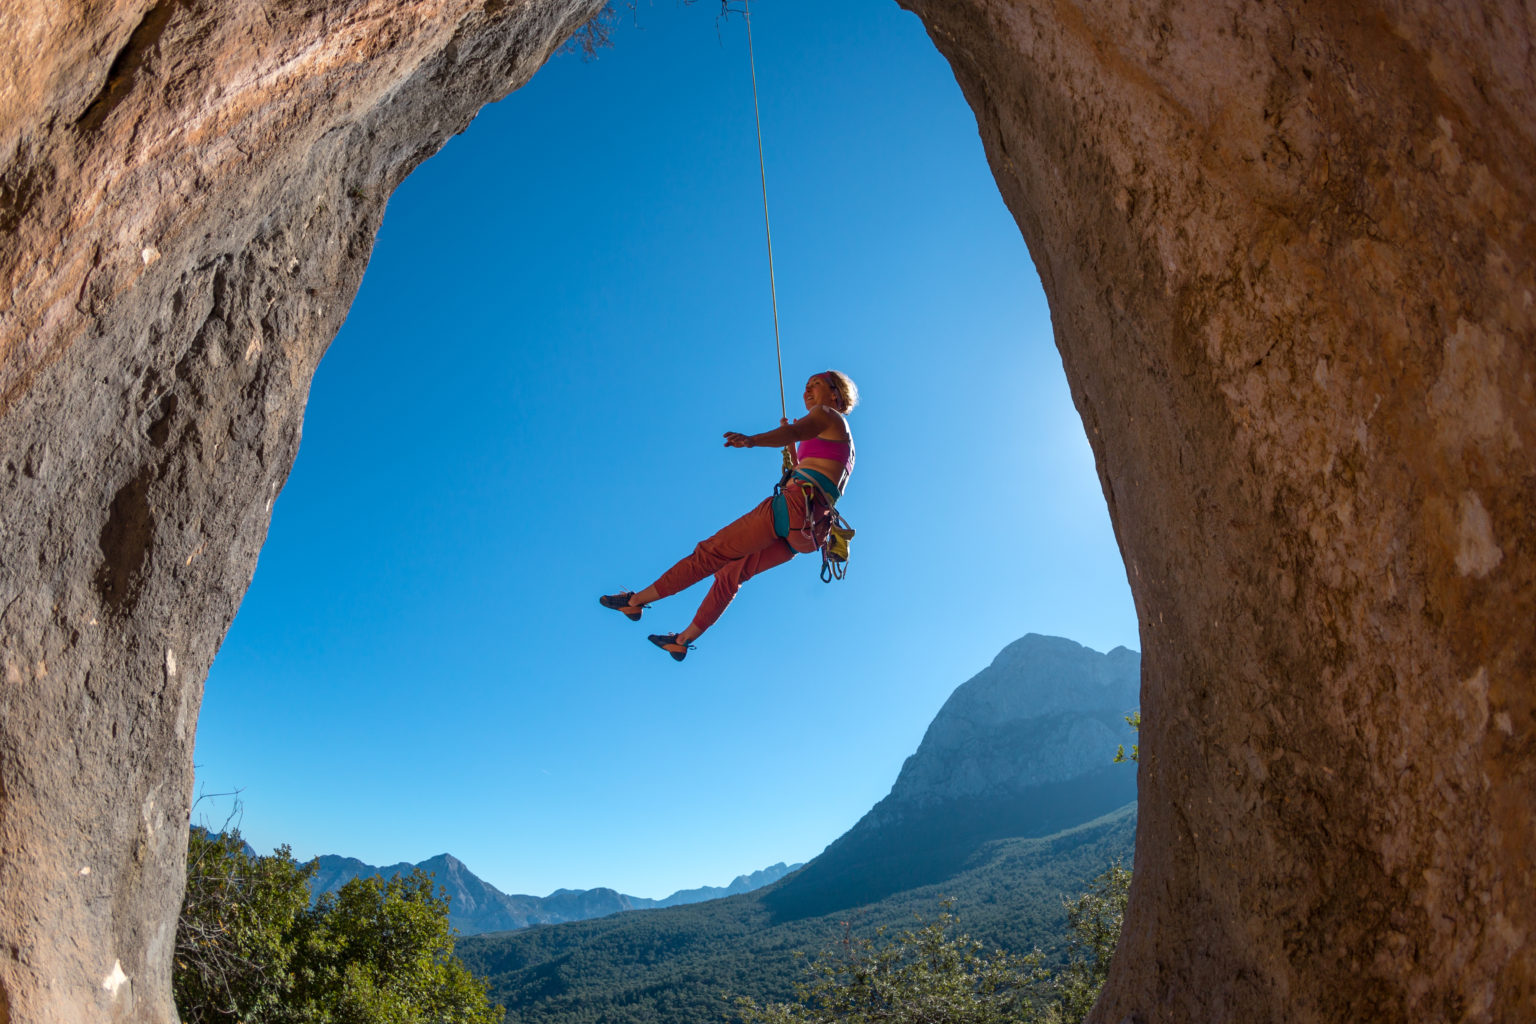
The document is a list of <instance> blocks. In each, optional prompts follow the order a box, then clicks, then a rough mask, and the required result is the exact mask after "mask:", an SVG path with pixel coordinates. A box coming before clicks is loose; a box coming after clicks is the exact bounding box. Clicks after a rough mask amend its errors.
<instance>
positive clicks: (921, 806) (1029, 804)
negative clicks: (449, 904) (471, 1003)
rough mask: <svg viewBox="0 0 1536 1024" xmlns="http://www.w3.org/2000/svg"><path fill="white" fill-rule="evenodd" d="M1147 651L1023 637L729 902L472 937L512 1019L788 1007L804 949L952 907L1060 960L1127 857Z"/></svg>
mask: <svg viewBox="0 0 1536 1024" xmlns="http://www.w3.org/2000/svg"><path fill="white" fill-rule="evenodd" d="M1140 675H1141V657H1140V655H1138V654H1137V653H1136V652H1134V651H1130V650H1126V649H1125V648H1116V649H1115V650H1113V651H1110V652H1109V653H1108V654H1099V653H1097V652H1095V651H1092V650H1089V649H1088V648H1086V647H1083V646H1081V645H1079V644H1076V643H1073V642H1072V641H1070V640H1063V639H1060V638H1056V637H1047V636H1039V635H1036V634H1031V635H1029V636H1026V637H1024V638H1022V639H1020V640H1018V641H1016V642H1015V643H1012V644H1010V645H1009V646H1008V647H1007V648H1005V649H1004V650H1003V651H1002V652H1001V653H999V654H998V656H997V658H995V659H994V660H993V662H992V664H991V665H989V666H988V667H987V668H985V669H983V670H982V671H981V672H979V673H977V674H976V675H975V676H974V677H973V678H972V679H971V680H969V681H968V682H966V683H964V684H962V685H961V686H960V687H958V688H957V689H956V690H955V691H954V692H953V693H952V694H951V696H950V698H949V699H948V700H947V701H946V702H945V703H944V706H943V707H942V708H941V709H940V711H939V713H938V714H937V716H935V718H934V720H933V722H932V724H931V725H930V726H929V728H928V731H927V733H926V735H925V736H924V737H923V741H922V743H921V744H920V745H919V746H918V749H917V751H916V752H915V753H914V754H913V755H912V756H911V757H909V758H908V759H907V760H906V762H905V763H904V764H903V765H902V768H901V771H900V773H899V774H898V776H897V778H896V781H895V784H894V785H893V786H892V787H891V791H890V793H889V795H887V796H886V797H885V799H883V800H881V801H880V802H879V803H878V804H876V805H875V806H874V807H873V808H871V809H870V811H869V812H868V813H867V814H865V815H864V817H863V818H861V819H860V820H859V821H858V823H857V824H855V825H854V826H853V827H852V828H850V829H849V830H848V831H847V832H846V833H844V834H843V836H842V837H840V838H839V839H837V840H836V841H835V842H833V843H832V844H831V845H830V846H828V847H827V849H826V850H825V851H823V852H822V853H821V855H820V856H818V857H816V858H814V859H813V860H811V862H810V863H808V864H807V865H806V866H805V867H803V868H801V869H800V870H799V871H798V872H795V873H793V874H790V875H787V876H786V877H784V878H782V879H780V880H779V881H777V882H775V883H773V884H772V885H769V886H766V887H764V888H763V889H761V890H760V891H757V892H753V893H749V894H746V895H741V896H735V897H732V898H730V899H724V900H716V901H713V902H708V903H700V904H697V905H695V906H690V907H678V908H675V909H671V910H663V911H657V912H656V913H654V914H645V915H629V914H621V915H616V916H613V917H608V918H604V919H602V920H595V921H581V922H573V923H570V924H564V925H559V926H556V927H551V928H537V929H525V930H523V931H520V932H515V933H510V934H502V935H494V934H487V935H477V936H474V937H473V938H469V939H466V940H465V941H464V942H462V943H461V944H460V945H459V947H458V951H459V955H460V956H461V957H463V959H464V961H465V963H466V965H468V966H469V968H470V969H471V970H472V971H474V972H475V973H476V974H478V975H480V976H481V977H484V978H486V979H487V982H488V983H489V985H490V990H491V996H492V998H493V1000H494V1001H496V1002H498V1003H501V1004H502V1005H504V1006H506V1007H507V1011H508V1012H507V1020H508V1021H509V1022H511V1021H517V1022H520V1024H590V1022H591V1021H594V1020H599V1021H603V1022H604V1024H655V1022H657V1021H666V1022H668V1024H710V1022H716V1021H719V1020H721V1019H722V1011H723V1008H724V1005H725V1004H723V1003H722V1001H721V996H722V994H723V993H737V994H742V995H749V996H751V997H752V998H754V999H757V1000H759V1001H760V1002H766V1001H770V1000H784V999H788V998H791V997H792V994H793V992H794V984H795V982H796V981H797V980H799V979H800V978H801V969H802V968H803V964H802V963H800V962H799V961H797V959H796V953H797V952H805V953H809V954H812V955H814V953H815V952H816V951H817V950H825V949H833V948H841V947H840V943H842V942H845V941H848V940H849V938H850V937H871V936H873V935H874V934H876V932H875V929H877V928H879V927H881V926H888V927H891V928H892V929H893V930H899V929H901V928H903V927H907V926H910V925H911V923H912V922H913V920H914V917H913V915H914V914H917V915H920V916H923V917H926V918H930V919H931V918H932V917H933V916H934V915H935V914H936V913H937V912H938V911H939V909H940V907H941V906H942V904H941V902H940V901H941V900H944V899H946V898H949V899H953V900H954V903H953V906H954V907H955V910H956V912H957V913H959V914H960V915H961V918H962V923H963V927H964V928H965V930H966V931H967V932H968V933H970V934H971V935H973V936H975V937H976V938H978V939H980V940H982V941H984V942H985V943H986V944H987V945H988V946H989V947H990V946H997V947H1000V948H1004V949H1009V950H1010V951H1012V952H1015V953H1024V952H1027V951H1028V950H1029V949H1030V948H1032V947H1035V946H1039V947H1040V948H1042V949H1043V950H1044V951H1045V952H1046V954H1047V955H1048V956H1049V957H1052V958H1053V961H1054V962H1056V963H1059V962H1060V959H1061V957H1062V956H1063V955H1064V952H1063V946H1064V941H1065V932H1066V921H1065V915H1064V913H1063V904H1062V901H1063V898H1065V897H1068V896H1075V895H1077V894H1078V893H1081V892H1083V891H1084V890H1085V889H1086V888H1088V886H1089V884H1090V880H1091V879H1092V878H1093V877H1094V876H1095V875H1097V874H1099V873H1100V872H1101V871H1103V870H1104V869H1105V867H1107V866H1108V865H1109V864H1111V863H1114V862H1119V863H1122V864H1126V863H1128V862H1129V861H1130V859H1131V855H1132V852H1133V848H1134V841H1135V824H1136V804H1135V800H1136V766H1135V765H1131V764H1114V763H1113V759H1114V755H1115V747H1116V745H1117V744H1119V743H1129V742H1134V733H1133V732H1132V731H1131V730H1130V728H1129V727H1128V726H1127V725H1126V724H1125V721H1124V718H1123V716H1124V715H1125V714H1126V713H1128V712H1130V711H1132V710H1134V709H1135V708H1136V707H1137V705H1138V703H1139V700H1140Z"/></svg>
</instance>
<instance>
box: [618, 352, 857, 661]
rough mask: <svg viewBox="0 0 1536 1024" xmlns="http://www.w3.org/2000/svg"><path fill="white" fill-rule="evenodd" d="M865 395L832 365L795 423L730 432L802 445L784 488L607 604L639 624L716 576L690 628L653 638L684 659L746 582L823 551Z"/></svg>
mask: <svg viewBox="0 0 1536 1024" xmlns="http://www.w3.org/2000/svg"><path fill="white" fill-rule="evenodd" d="M858 401H859V392H858V389H857V388H856V387H854V385H853V381H852V380H850V379H849V378H848V375H847V374H845V373H840V372H838V371H837V370H827V371H826V372H825V373H818V374H816V375H815V376H814V377H812V378H811V379H810V380H808V381H806V383H805V415H804V416H802V417H800V418H799V419H797V420H795V421H794V422H793V423H790V422H789V421H788V420H784V421H783V425H782V426H779V427H777V428H775V429H773V430H767V431H764V432H763V433H761V434H738V433H736V432H735V431H727V432H726V434H725V446H726V447H727V448H777V447H779V446H781V445H782V446H788V445H791V444H797V446H798V447H797V450H796V452H795V455H794V460H793V462H792V463H790V465H789V468H787V469H786V472H785V478H784V480H783V481H782V483H781V484H780V487H779V489H778V491H776V492H775V494H773V495H771V496H769V497H767V498H764V499H763V500H762V501H761V502H759V503H758V505H757V507H756V508H754V509H752V511H750V512H748V513H747V514H746V515H744V516H742V517H741V518H740V519H738V520H736V521H735V522H734V523H731V524H730V525H729V526H727V527H725V528H724V529H722V530H721V531H720V532H718V533H716V534H715V535H714V536H713V537H710V538H709V539H708V540H703V541H700V542H699V544H698V545H697V546H696V547H695V548H694V549H693V553H692V554H690V555H688V556H687V557H686V558H684V559H682V560H681V561H680V562H678V563H677V564H676V565H674V566H673V567H672V568H670V569H668V570H667V571H666V572H664V573H662V575H661V578H660V579H658V580H657V581H656V582H655V583H652V584H651V585H650V586H648V587H646V588H645V589H644V590H641V591H639V592H637V593H629V592H627V591H625V592H621V593H618V594H606V595H604V596H603V597H601V598H599V599H598V600H599V601H600V602H601V603H602V605H603V607H604V608H612V609H614V610H615V611H618V612H621V613H623V614H624V615H625V616H626V617H627V618H628V619H629V620H630V621H631V622H639V621H640V614H641V612H642V611H643V610H644V609H645V608H647V607H649V606H650V603H651V602H652V601H658V600H660V599H661V598H664V597H671V596H672V595H673V594H676V593H678V592H679V591H681V590H684V589H686V588H688V587H690V586H692V585H693V584H695V583H697V582H698V581H699V580H702V579H703V578H704V577H706V576H711V575H712V576H714V578H715V581H714V583H713V584H712V585H711V586H710V588H709V593H708V594H707V595H706V596H705V598H704V601H703V603H702V604H700V605H699V610H698V611H697V612H696V613H695V614H694V616H693V621H692V622H691V623H689V624H688V627H687V628H686V629H684V630H682V631H681V632H678V633H657V634H653V635H652V636H651V637H650V641H651V643H653V644H655V645H656V646H657V647H660V648H661V649H662V650H664V651H666V652H667V653H668V654H670V655H672V657H673V659H674V660H676V661H682V660H683V658H685V657H686V656H687V654H688V652H689V651H690V650H692V649H693V642H694V641H695V640H697V639H698V638H699V636H700V635H701V634H703V632H704V631H705V630H706V629H708V628H709V627H710V626H713V625H714V624H715V620H717V619H718V618H720V613H721V612H723V611H725V609H726V606H727V605H729V604H730V603H731V599H732V598H734V597H735V596H736V591H738V590H740V589H741V585H742V584H743V583H745V582H746V581H747V580H749V579H751V578H752V577H753V576H756V575H757V574H758V573H760V572H764V571H766V570H768V569H772V568H773V567H774V566H776V565H782V564H784V563H785V562H787V561H789V560H790V559H791V558H793V557H795V555H796V554H797V553H803V552H808V551H814V550H816V548H817V547H818V546H820V544H821V542H822V540H824V539H825V530H826V522H827V520H828V519H829V518H830V510H831V508H832V506H833V505H834V504H836V502H837V500H838V498H840V497H842V493H843V490H844V489H845V488H846V487H847V485H848V475H849V474H850V473H851V472H853V434H852V433H850V432H849V430H848V413H849V412H851V411H852V410H853V407H854V406H855V405H857V404H858ZM786 463H789V459H788V458H787V457H786Z"/></svg>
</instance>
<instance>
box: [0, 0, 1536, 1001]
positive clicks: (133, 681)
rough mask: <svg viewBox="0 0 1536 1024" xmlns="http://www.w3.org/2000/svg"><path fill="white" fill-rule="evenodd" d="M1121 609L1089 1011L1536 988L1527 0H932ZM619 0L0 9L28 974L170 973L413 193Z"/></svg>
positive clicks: (15, 902)
mask: <svg viewBox="0 0 1536 1024" xmlns="http://www.w3.org/2000/svg"><path fill="white" fill-rule="evenodd" d="M903 2H904V4H905V6H908V7H909V8H911V9H912V10H914V11H916V12H917V13H918V14H919V15H920V16H921V17H922V18H923V20H924V22H925V24H926V25H927V27H928V30H929V33H930V35H931V36H932V38H933V40H934V42H935V44H936V45H937V46H938V48H939V49H940V50H941V51H942V52H943V53H944V54H945V56H946V57H947V58H948V59H949V60H950V62H951V64H952V66H953V67H954V70H955V75H956V78H957V79H958V81H959V82H960V84H961V87H962V88H963V89H964V91H965V93H966V96H967V97H968V99H969V101H970V103H971V106H972V107H973V109H974V110H975V112H976V116H977V121H978V124H979V127H980V130H981V133H982V137H983V139H984V142H985V145H986V148H987V153H988V158H989V160H990V161H991V164H992V167H993V171H994V174H995V176H996V178H997V181H998V184H999V187H1000V188H1001V190H1002V193H1003V195H1004V197H1005V199H1006V200H1007V202H1008V204H1009V206H1010V208H1011V209H1012V210H1013V211H1014V214H1015V216H1016V218H1017V220H1018V222H1019V226H1020V229H1021V231H1022V232H1023V234H1024V237H1025V239H1026V240H1027V241H1028V243H1029V245H1030V248H1031V251H1032V253H1033V255H1034V257H1035V261H1036V264H1037V266H1038V267H1039V268H1040V272H1041V274H1042V277H1043V278H1044V282H1045V287H1046V292H1047V295H1048V296H1049V298H1050V301H1051V308H1052V312H1053V318H1054V321H1055V327H1056V335H1057V341H1058V344H1059V346H1060V349H1061V352H1062V357H1063V360H1064V362H1065V364H1066V368H1067V374H1068V378H1069V380H1070V381H1071V384H1072V388H1073V393H1074V397H1075V399H1076V401H1077V404H1078V408H1079V410H1080V411H1081V412H1082V415H1083V420H1084V424H1085V426H1086V428H1087V431H1088V436H1089V439H1090V441H1091V442H1092V444H1093V446H1094V450H1095V452H1096V456H1097V459H1098V464H1099V470H1100V477H1101V479H1102V481H1103V484H1104V491H1105V495H1106V497H1107V499H1108V501H1109V506H1110V511H1111V515H1112V517H1113V520H1114V522H1115V527H1116V530H1117V534H1118V537H1119V539H1120V544H1121V548H1122V551H1123V553H1124V555H1125V558H1126V565H1127V570H1128V572H1129V575H1130V580H1131V586H1132V590H1133V593H1134V594H1135V597H1136V601H1137V605H1138V608H1139V610H1140V613H1141V618H1142V642H1143V708H1144V711H1145V714H1146V723H1147V724H1146V726H1145V729H1144V735H1143V746H1142V750H1143V762H1142V765H1141V770H1140V782H1139V784H1140V791H1141V797H1142V812H1141V816H1140V826H1139V828H1140V835H1139V838H1138V849H1139V850H1140V859H1139V861H1138V864H1137V871H1138V880H1137V883H1136V887H1135V891H1134V893H1133V898H1132V904H1131V911H1130V915H1129V918H1128V922H1127V928H1126V933H1125V936H1124V938H1123V939H1122V946H1121V953H1120V958H1119V960H1118V965H1117V968H1116V971H1115V975H1114V977H1113V978H1112V979H1111V982H1110V986H1109V988H1108V990H1107V992H1106V996H1105V998H1104V1000H1103V1002H1102V1003H1101V1005H1100V1007H1099V1010H1098V1019H1100V1020H1103V1021H1114V1022H1118V1021H1121V1020H1125V1019H1130V1020H1136V1021H1142V1022H1151V1021H1164V1020H1167V1021H1204V1020H1225V1019H1244V1020H1252V1021H1281V1020H1284V1021H1298V1022H1300V1021H1329V1022H1331V1021H1338V1020H1364V1019H1370V1020H1381V1021H1397V1020H1403V1021H1406V1020H1423V1019H1431V1020H1435V1019H1457V1020H1468V1021H1515V1020H1522V1019H1532V1018H1533V1017H1536V960H1533V954H1532V952H1531V949H1532V946H1533V942H1532V939H1533V935H1532V932H1533V929H1536V898H1533V895H1532V894H1533V893H1536V853H1533V851H1536V843H1533V842H1532V840H1533V838H1536V829H1533V816H1532V803H1533V801H1532V794H1533V793H1536V690H1533V687H1532V685H1531V683H1532V680H1533V677H1536V639H1533V635H1536V631H1533V629H1532V628H1531V623H1532V622H1536V579H1533V565H1536V558H1533V555H1532V553H1531V550H1530V548H1531V543H1532V537H1533V534H1536V531H1533V529H1532V525H1533V524H1532V518H1533V512H1532V507H1533V505H1532V495H1533V494H1536V455H1533V453H1536V351H1533V350H1536V345H1533V330H1532V326H1533V324H1532V317H1533V304H1536V300H1533V298H1532V295H1533V293H1536V281H1533V280H1532V277H1533V269H1532V268H1533V267H1536V259H1533V257H1536V235H1533V232H1536V228H1533V226H1532V220H1531V217H1530V214H1529V211H1530V210H1531V209H1532V208H1533V203H1532V200H1533V198H1536V196H1533V194H1532V193H1533V191H1536V183H1533V170H1536V140H1533V138H1532V131H1533V116H1532V111H1533V110H1536V103H1533V99H1536V95H1533V94H1536V90H1533V81H1532V79H1533V74H1536V71H1533V66H1532V41H1533V35H1536V26H1533V18H1532V15H1531V14H1530V13H1529V11H1528V8H1526V7H1524V6H1522V5H1521V4H1519V3H1516V2H1514V0H1489V2H1484V3H1479V4H1475V5H1474V4H1453V3H1445V2H1441V0H1402V2H1390V0H1360V2H1352V3H1343V2H1340V0H1323V2H1307V0H1289V2H1265V3H1260V2H1257V0H1253V2H1243V0H1200V2H1195V0H1162V2H1159V3H1156V4H1147V3H1139V2H1132V0H1104V2H1102V3H1098V4H1094V5H1091V6H1090V5H1074V4H1071V3H1069V2H1067V0H1014V2H1007V0H964V2H962V0H946V2H942V3H940V2H936V0H935V2H929V0H903ZM598 5H599V3H598V0H431V2H428V0H298V2H295V3H285V4H262V3H258V2H256V0H224V2H220V3H215V2H213V0H159V2H157V3H149V2H145V0H78V2H75V3H69V4H62V3H56V2H53V0H15V2H13V3H10V4H8V5H7V6H6V9H5V11H4V12H3V13H0V25H3V26H4V29H5V31H4V33H3V34H0V66H3V67H4V68H5V69H6V73H5V74H4V75H0V238H3V239H4V244H3V245H0V276H3V279H4V280H5V282H6V284H7V294H8V296H9V298H8V301H7V302H6V303H5V305H4V308H3V309H0V488H3V491H0V673H3V679H0V940H3V941H0V1021H4V1020H16V1021H21V1022H49V1024H53V1022H62V1024H73V1022H77V1021H82V1022H83V1021H93V1022H94V1021H103V1020H134V1021H152V1022H155V1024H162V1022H168V1021H171V1020H172V1019H174V1011H173V1008H172V1006H171V1004H170V997H169V983H168V975H169V957H170V941H171V928H172V924H173V921H174V915H175V908H176V904H177V901H178V899H179V894H180V878H181V872H182V857H183V853H184V848H183V839H184V833H183V830H184V828H185V825H186V821H187V815H188V803H189V799H190V792H189V790H190V785H191V761H190V758H191V751H192V737H193V732H194V730H195V723H196V717H197V710H198V705H199V701H200V697H201V690H202V683H203V679H204V676H205V674H206V672H207V668H208V665H209V663H210V662H211V660H212V658H213V656H214V653H215V651H216V650H217V648H218V644H219V641H220V639H221V638H222V637H223V635H224V631H225V629H226V628H227V626H228V624H229V622H230V620H231V619H232V617H233V615H234V612H235V609H236V607H237V606H238V603H239V600H240V597H241V595H242V594H243V592H244V590H245V587H246V585H247V584H248V582H249V580H250V576H251V572H252V571H253V569H254V566H255V559H256V553H257V551H258V549H259V547H260V545H261V542H262V540H263V538H264V536H265V533H266V528H267V522H268V517H269V515H270V511H271V502H272V499H273V497H274V496H275V494H276V492H277V490H278V489H279V488H280V487H281V485H282V482H283V480H284V478H285V477H286V474H287V472H288V469H289V466H290V465H291V462H292V459H293V456H294V452H295V450H296V447H297V444H298V440H299V430H300V424H301V419H302V412H303V405H304V400H305V396H306V394H307V390H308V386H309V381H310V377H311V375H312V373H313V371H314V367H315V364H316V362H317V361H318V359H319V358H320V355H321V354H322V352H323V351H324V349H325V346H326V344H327V343H328V342H329V340H330V338H331V337H332V336H333V335H334V333H335V331H336V329H337V327H338V326H339V324H340V323H341V320H342V318H343V317H344V315H345V312H346V308H347V306H348V304H349V302H350V301H351V298H352V295H353V293H354V291H355V289H356V286H357V283H358V280H359V278H360V276H361V273H362V270H363V267H364V265H365V264H366V261H367V256H368V251H369V247H370V245H371V240H372V237H373V233H374V231H375V230H376V228H377V226H378V223H379V218H380V216H381V214H382V210H383V206H384V203H385V201H386V199H387V197H388V195H389V193H390V191H391V190H392V189H393V188H394V186H395V185H396V184H398V183H399V181H400V180H401V179H402V178H403V177H404V175H405V174H406V173H408V171H409V170H410V168H411V167H413V166H415V164H416V163H418V162H419V161H420V160H422V159H424V158H425V157H426V156H428V155H430V154H431V153H432V152H434V151H435V150H436V149H437V148H438V147H439V146H440V145H441V144H442V142H443V140H444V139H446V138H447V137H448V136H449V135H451V134H452V133H453V132H455V131H458V130H460V129H461V128H462V127H463V126H464V125H465V124H467V123H468V121H469V119H470V118H471V117H472V116H473V115H474V112H475V110H476V109H477V108H478V107H479V106H480V105H481V104H483V103H484V102H487V101H489V100H492V99H495V98H498V97H499V96H501V95H503V94H505V93H506V92H507V91H509V90H511V89H512V88H514V87H516V86H517V85H518V84H520V83H521V82H522V81H523V80H525V79H526V77H527V76H528V75H529V74H530V73H531V72H532V70H533V69H534V68H535V67H537V66H538V64H539V63H540V62H541V61H542V59H543V58H544V57H545V56H546V55H547V53H548V52H549V50H550V48H551V47H552V46H553V45H555V44H556V43H557V42H558V40H560V39H561V38H563V36H564V35H566V34H567V33H569V32H570V31H571V30H572V29H573V28H574V26H575V25H577V24H579V23H580V22H581V21H583V20H585V18H586V17H588V16H589V15H590V14H591V13H593V11H594V9H595V8H596V7H597V6H598Z"/></svg>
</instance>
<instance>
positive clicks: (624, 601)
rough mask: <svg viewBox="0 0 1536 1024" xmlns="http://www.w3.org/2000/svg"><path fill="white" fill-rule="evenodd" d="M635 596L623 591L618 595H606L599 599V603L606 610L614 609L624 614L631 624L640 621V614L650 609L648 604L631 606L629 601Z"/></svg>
mask: <svg viewBox="0 0 1536 1024" xmlns="http://www.w3.org/2000/svg"><path fill="white" fill-rule="evenodd" d="M634 596H635V595H634V594H633V593H631V592H630V591H628V590H621V591H619V592H618V593H617V594H604V595H603V596H602V597H600V598H598V599H597V603H598V604H600V605H602V606H603V607H604V608H612V609H613V610H614V611H616V612H622V613H623V615H624V617H625V618H626V619H628V620H629V621H630V622H639V621H640V612H641V611H642V610H644V609H646V608H649V607H650V605H648V604H636V605H631V604H630V603H629V599H630V598H632V597H634Z"/></svg>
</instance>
